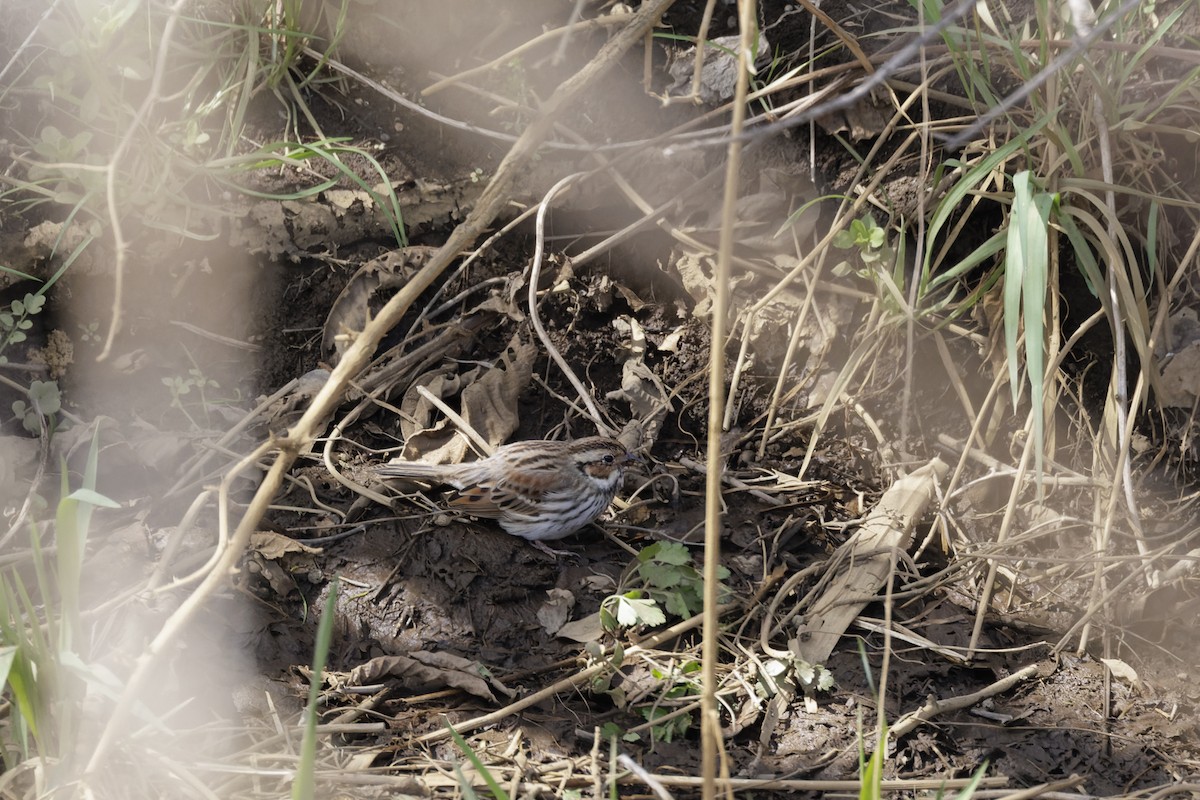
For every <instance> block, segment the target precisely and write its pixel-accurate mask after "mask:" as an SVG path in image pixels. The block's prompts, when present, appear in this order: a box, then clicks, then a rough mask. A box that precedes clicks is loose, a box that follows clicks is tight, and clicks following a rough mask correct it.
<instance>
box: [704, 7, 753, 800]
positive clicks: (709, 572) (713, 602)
mask: <svg viewBox="0 0 1200 800" xmlns="http://www.w3.org/2000/svg"><path fill="white" fill-rule="evenodd" d="M755 6H756V3H755V2H754V0H740V2H739V3H738V28H739V35H740V39H739V41H738V71H737V85H736V86H735V88H734V92H733V113H732V115H731V117H730V133H731V136H732V138H731V139H730V142H729V149H728V152H727V154H726V156H725V158H726V161H725V194H724V198H723V202H722V208H721V238H720V241H719V243H718V245H717V268H716V276H715V277H714V281H715V283H716V287H715V289H716V292H715V296H714V298H713V305H712V333H711V337H712V338H711V340H710V347H709V373H708V474H707V475H706V476H705V481H704V628H703V631H702V633H701V644H700V664H701V668H700V675H701V681H700V758H701V761H700V780H701V796H702V797H703V798H704V800H716V797H717V770H718V765H720V766H725V769H722V770H721V772H722V773H723V774H722V777H724V778H728V777H729V776H728V772H727V770H728V767H727V766H726V765H725V750H724V741H723V739H722V737H721V718H720V716H719V712H718V709H717V659H718V657H719V655H720V653H719V649H718V647H719V644H720V642H719V640H718V638H719V637H718V622H719V619H718V616H717V605H718V602H719V597H720V594H719V593H720V589H721V580H720V576H719V573H718V570H719V568H720V565H721V561H720V558H721V521H722V520H721V474H722V472H723V471H724V468H723V465H722V463H721V462H722V458H723V456H722V453H721V422H722V417H723V416H724V410H725V409H724V403H725V338H726V330H727V329H728V325H729V320H728V316H729V283H730V279H731V275H730V272H731V270H730V262H731V261H732V258H733V228H734V225H735V224H737V209H736V205H737V197H738V174H739V172H740V171H741V165H742V143H741V133H742V125H743V123H744V122H745V119H746V93H747V91H748V90H749V86H750V70H751V69H753V66H754V65H753V56H751V54H750V51H751V48H752V47H753V46H754V41H755V40H756V39H757V38H758V26H757V25H756V15H755ZM726 794H727V795H728V796H729V797H730V798H732V797H733V793H732V791H731V790H729V789H728V788H726Z"/></svg>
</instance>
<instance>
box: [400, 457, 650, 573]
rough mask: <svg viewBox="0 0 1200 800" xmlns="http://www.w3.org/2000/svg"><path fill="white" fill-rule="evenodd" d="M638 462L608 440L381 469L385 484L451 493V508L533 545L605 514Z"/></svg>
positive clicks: (558, 535)
mask: <svg viewBox="0 0 1200 800" xmlns="http://www.w3.org/2000/svg"><path fill="white" fill-rule="evenodd" d="M638 460H639V459H638V457H637V456H636V455H634V454H633V453H630V452H629V450H627V449H626V447H625V445H623V444H621V443H620V442H618V441H617V440H616V439H611V438H608V437H606V436H591V437H588V438H586V439H577V440H575V441H573V442H546V441H526V442H513V443H512V444H506V445H504V446H503V447H500V448H498V449H497V450H496V452H495V453H492V455H490V456H488V457H487V458H484V459H480V460H479V461H472V462H469V463H466V464H425V463H422V462H420V461H403V460H399V459H397V460H395V461H390V462H388V463H387V464H385V465H383V466H381V467H379V468H378V469H377V470H376V474H377V475H379V476H380V477H383V478H409V479H412V480H418V481H428V482H430V483H433V484H442V485H446V486H450V487H452V488H453V489H454V490H455V491H454V492H452V493H451V494H450V499H449V501H448V503H447V505H448V506H449V507H450V508H452V509H457V510H459V511H462V512H464V513H466V514H469V515H471V516H473V517H483V518H487V519H495V520H497V521H498V522H499V523H500V527H501V528H503V529H504V530H505V531H506V532H508V533H510V534H512V535H513V536H520V537H521V538H523V539H528V540H529V541H530V542H531V543H533V545H534V546H535V547H537V548H538V549H539V550H543V551H545V552H549V553H554V551H553V550H551V549H550V548H549V547H546V546H545V545H543V544H541V542H543V541H545V540H552V539H561V538H562V537H564V536H568V535H570V534H572V533H574V532H575V531H577V530H579V529H580V528H582V527H583V526H584V525H586V524H588V523H589V522H591V521H592V520H594V519H595V518H596V517H598V516H600V513H601V512H602V511H604V510H605V509H606V508H608V505H609V503H611V502H612V499H613V496H614V495H615V494H616V493H617V487H618V485H619V484H620V482H621V476H622V475H623V474H624V471H625V468H626V467H627V466H628V465H629V463H630V462H632V461H638Z"/></svg>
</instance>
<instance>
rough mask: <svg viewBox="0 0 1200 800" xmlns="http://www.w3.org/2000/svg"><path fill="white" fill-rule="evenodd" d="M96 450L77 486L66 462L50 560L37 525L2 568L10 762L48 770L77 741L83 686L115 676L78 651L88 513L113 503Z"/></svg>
mask: <svg viewBox="0 0 1200 800" xmlns="http://www.w3.org/2000/svg"><path fill="white" fill-rule="evenodd" d="M99 451H100V447H99V441H98V439H97V438H93V440H92V443H91V447H90V449H89V451H88V460H87V464H86V466H85V468H84V476H83V485H82V486H81V487H80V488H78V489H76V490H74V491H71V490H70V486H69V485H68V483H67V477H66V475H67V471H66V469H65V467H64V469H63V480H62V500H60V501H59V503H58V507H57V509H56V513H55V518H54V532H55V543H56V548H55V550H54V556H53V559H50V558H47V555H46V553H45V552H44V550H43V549H42V544H41V540H40V535H39V532H38V529H37V527H36V526H33V525H30V544H31V548H30V555H29V559H28V561H27V563H25V564H13V565H11V566H9V567H7V568H6V569H5V570H3V571H0V685H2V686H3V687H4V690H5V693H6V694H7V695H8V697H9V698H11V700H12V704H13V709H14V711H13V713H11V714H9V715H8V723H7V724H6V725H5V726H3V727H0V732H3V733H4V734H5V735H6V736H5V738H6V740H5V741H0V757H2V758H3V760H4V764H5V766H6V767H7V768H9V769H11V768H13V767H15V766H16V764H18V763H20V762H23V761H26V760H28V759H30V758H34V757H41V758H43V759H47V761H46V764H47V769H48V770H49V771H51V772H53V771H54V769H55V768H56V767H57V765H58V764H59V759H60V758H62V757H63V756H65V755H67V754H68V753H69V751H70V749H71V747H72V746H73V744H74V735H75V732H76V728H77V725H78V713H79V711H78V709H80V708H81V707H82V706H83V704H84V701H85V698H86V694H87V692H88V691H89V690H90V689H91V688H92V687H96V688H97V690H98V691H107V690H108V689H109V688H110V684H111V681H112V676H111V674H110V673H108V672H107V670H105V669H104V668H103V667H102V666H100V665H98V664H95V663H89V662H87V661H86V660H85V659H84V658H83V657H82V656H81V655H80V647H81V642H83V641H84V639H85V636H84V634H83V631H82V629H81V623H80V582H81V579H82V574H83V556H84V551H85V550H86V547H87V542H88V537H89V534H90V529H91V518H92V512H93V510H94V509H95V508H97V507H101V508H115V507H117V504H116V503H115V502H113V501H112V500H110V499H108V498H107V497H105V496H103V495H101V494H99V493H98V492H96V490H95V485H96V477H97V473H98V458H99ZM30 576H32V577H30ZM56 777H57V776H53V775H52V776H50V777H48V778H46V780H47V781H48V783H47V785H55V783H54V782H55V779H56Z"/></svg>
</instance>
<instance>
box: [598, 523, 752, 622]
mask: <svg viewBox="0 0 1200 800" xmlns="http://www.w3.org/2000/svg"><path fill="white" fill-rule="evenodd" d="M633 575H634V580H635V582H636V583H637V584H639V585H638V586H637V587H636V588H633V589H630V590H628V591H625V592H621V593H618V594H614V595H610V596H609V597H607V598H605V600H604V602H603V603H602V604H601V605H600V622H601V624H602V625H603V626H604V627H605V629H607V630H610V631H611V630H617V629H618V628H628V627H632V626H634V625H651V626H653V625H661V624H663V623H664V622H666V620H667V618H666V614H672V615H674V616H676V617H680V618H682V619H686V618H688V617H692V616H695V615H696V614H698V613H700V611H701V609H702V608H703V607H704V577H703V575H702V574H701V572H700V570H698V569H696V567H695V565H694V564H693V563H692V554H691V553H690V552H689V551H688V549H687V548H686V547H685V546H684V545H682V544H678V543H676V542H655V543H654V544H652V545H650V546H649V547H646V548H644V549H643V550H642V551H641V552H640V553H638V556H637V561H636V562H635V563H634V568H633ZM718 575H719V577H720V579H721V580H725V579H727V578H728V577H729V570H727V569H725V568H724V567H721V568H720V570H719V572H718Z"/></svg>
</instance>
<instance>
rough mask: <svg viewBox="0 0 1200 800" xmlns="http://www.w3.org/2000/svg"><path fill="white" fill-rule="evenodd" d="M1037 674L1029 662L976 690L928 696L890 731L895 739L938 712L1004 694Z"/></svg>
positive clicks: (967, 706)
mask: <svg viewBox="0 0 1200 800" xmlns="http://www.w3.org/2000/svg"><path fill="white" fill-rule="evenodd" d="M1037 674H1038V665H1037V664H1030V665H1029V666H1027V667H1025V668H1023V669H1021V670H1020V671H1018V672H1014V673H1013V674H1012V675H1009V676H1008V677H1006V678H1001V679H1000V680H998V681H996V682H995V683H993V684H991V685H989V686H987V687H985V688H983V689H980V690H979V691H978V692H972V693H971V694H964V695H960V696H958V697H951V698H948V699H946V700H938V699H936V698H934V697H930V698H929V699H928V700H926V701H925V705H923V706H921V707H920V708H918V709H917V710H916V711H910V712H909V713H907V714H905V715H904V716H902V717H900V719H898V720H896V724H895V725H893V726H892V729H891V731H890V733H891V734H892V735H893V736H895V737H896V738H897V739H898V738H900V737H901V736H904V735H905V734H908V733H910V732H911V731H913V730H914V729H916V728H917V727H918V726H920V725H922V724H924V723H926V722H929V721H930V720H932V719H933V718H934V717H936V716H938V715H939V714H944V713H946V712H950V711H962V710H963V709H967V708H970V707H971V706H973V705H976V704H978V703H979V702H980V701H981V700H986V699H988V698H989V697H995V696H996V695H998V694H1004V693H1005V692H1007V691H1008V690H1009V689H1012V688H1013V687H1014V686H1016V685H1017V684H1018V683H1023V682H1025V681H1027V680H1029V679H1030V678H1032V677H1034V676H1035V675H1037Z"/></svg>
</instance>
